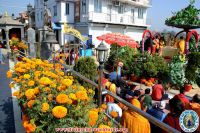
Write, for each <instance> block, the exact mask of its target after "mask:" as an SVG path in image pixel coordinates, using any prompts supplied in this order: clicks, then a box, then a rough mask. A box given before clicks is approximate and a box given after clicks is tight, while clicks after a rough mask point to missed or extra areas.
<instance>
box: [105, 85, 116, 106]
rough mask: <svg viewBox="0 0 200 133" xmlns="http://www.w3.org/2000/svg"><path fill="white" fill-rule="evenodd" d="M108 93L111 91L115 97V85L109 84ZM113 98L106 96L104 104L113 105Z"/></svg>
mask: <svg viewBox="0 0 200 133" xmlns="http://www.w3.org/2000/svg"><path fill="white" fill-rule="evenodd" d="M108 90H109V91H111V92H112V93H114V94H115V95H116V85H115V84H111V85H110V86H109V88H108ZM114 100H115V99H114V98H113V97H112V96H110V95H108V94H107V95H106V102H112V103H114Z"/></svg>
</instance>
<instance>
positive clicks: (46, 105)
mask: <svg viewBox="0 0 200 133" xmlns="http://www.w3.org/2000/svg"><path fill="white" fill-rule="evenodd" d="M48 110H49V104H48V103H42V109H41V111H42V112H43V113H45V112H47V111H48Z"/></svg>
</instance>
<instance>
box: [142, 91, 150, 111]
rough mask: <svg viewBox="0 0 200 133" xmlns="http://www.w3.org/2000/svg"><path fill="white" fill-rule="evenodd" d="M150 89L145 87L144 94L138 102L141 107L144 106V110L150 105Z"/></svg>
mask: <svg viewBox="0 0 200 133" xmlns="http://www.w3.org/2000/svg"><path fill="white" fill-rule="evenodd" d="M150 92H151V90H150V89H149V88H147V89H145V94H144V95H143V97H142V98H141V100H140V102H141V103H142V106H143V108H146V109H145V110H148V109H149V108H151V106H152V98H151V96H150Z"/></svg>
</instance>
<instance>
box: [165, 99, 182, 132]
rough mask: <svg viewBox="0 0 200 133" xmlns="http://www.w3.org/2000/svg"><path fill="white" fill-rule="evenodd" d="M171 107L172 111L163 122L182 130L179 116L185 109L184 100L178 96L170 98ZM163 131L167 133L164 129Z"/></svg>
mask: <svg viewBox="0 0 200 133" xmlns="http://www.w3.org/2000/svg"><path fill="white" fill-rule="evenodd" d="M169 108H170V113H169V114H167V116H166V117H165V119H164V121H163V122H164V123H166V124H168V125H169V126H171V127H173V128H175V129H176V130H178V131H180V132H182V130H181V127H180V123H179V117H180V115H181V113H182V112H183V111H184V106H183V104H182V102H181V101H180V100H179V99H178V98H172V99H170V100H169ZM163 133H165V131H163Z"/></svg>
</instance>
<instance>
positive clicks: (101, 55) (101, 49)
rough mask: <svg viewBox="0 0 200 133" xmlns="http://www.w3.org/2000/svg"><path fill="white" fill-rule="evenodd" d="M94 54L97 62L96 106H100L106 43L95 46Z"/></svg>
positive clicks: (106, 54) (106, 50)
mask: <svg viewBox="0 0 200 133" xmlns="http://www.w3.org/2000/svg"><path fill="white" fill-rule="evenodd" d="M96 56H97V60H98V62H99V80H98V82H99V83H98V88H99V89H98V106H101V104H102V89H103V85H102V78H103V68H104V62H105V61H106V59H107V56H108V48H107V47H106V45H105V44H104V43H103V42H101V44H100V45H99V46H98V47H97V48H96Z"/></svg>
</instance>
